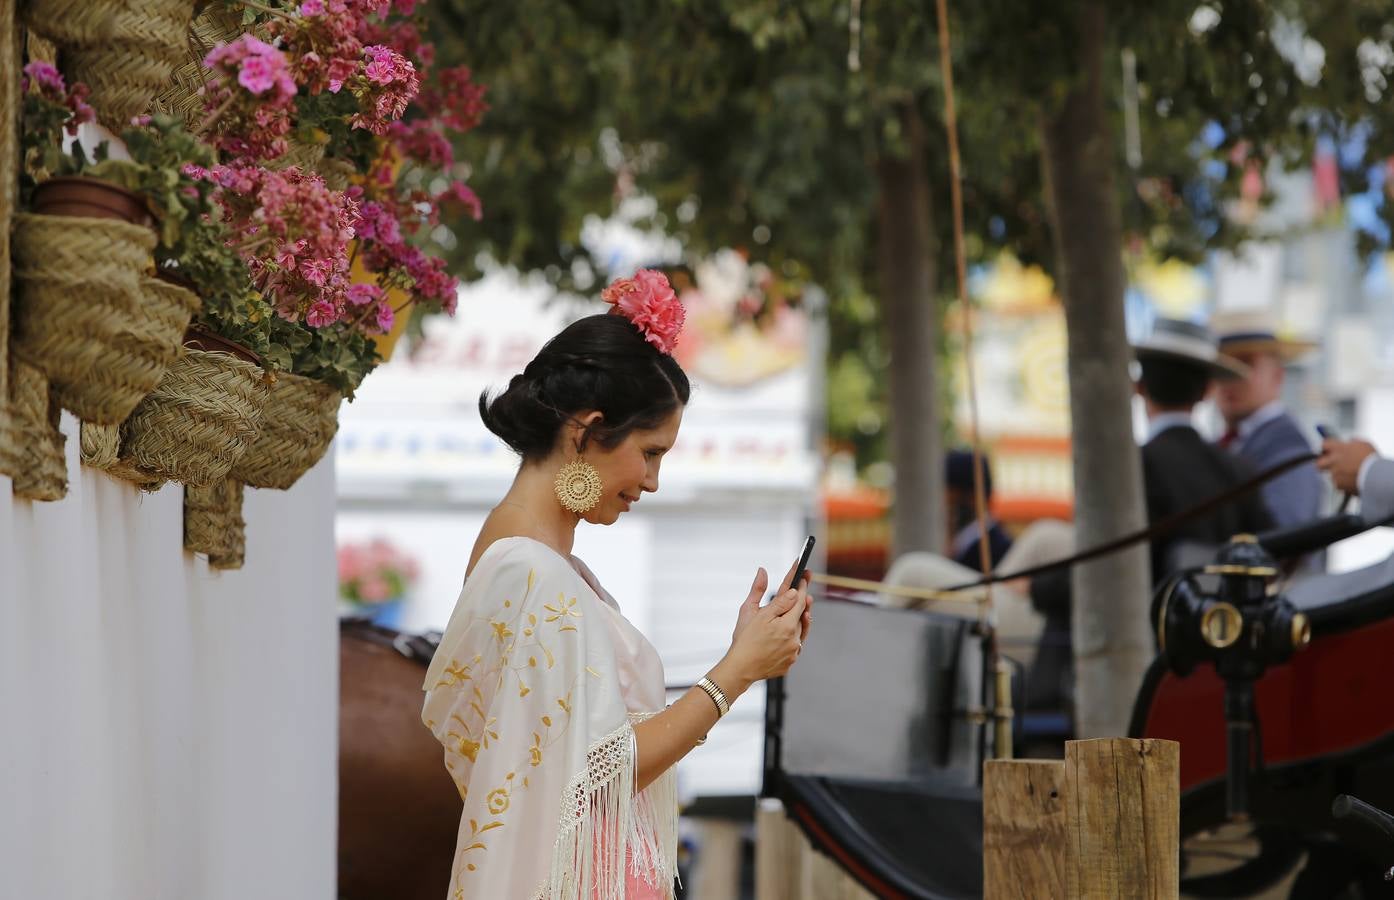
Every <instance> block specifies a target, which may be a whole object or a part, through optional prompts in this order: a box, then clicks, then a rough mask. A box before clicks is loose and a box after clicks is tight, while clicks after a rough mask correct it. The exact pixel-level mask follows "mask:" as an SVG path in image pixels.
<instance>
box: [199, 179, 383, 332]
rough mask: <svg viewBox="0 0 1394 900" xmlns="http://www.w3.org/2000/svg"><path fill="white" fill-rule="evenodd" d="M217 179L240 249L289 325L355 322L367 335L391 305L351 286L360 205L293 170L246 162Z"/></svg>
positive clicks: (319, 326)
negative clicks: (351, 246) (376, 307)
mask: <svg viewBox="0 0 1394 900" xmlns="http://www.w3.org/2000/svg"><path fill="white" fill-rule="evenodd" d="M212 175H213V178H214V180H215V181H216V183H217V185H218V187H219V190H218V194H217V199H218V202H219V203H220V204H221V206H222V208H223V211H224V214H225V217H226V219H225V220H226V222H227V224H228V227H229V230H230V231H231V233H232V234H233V242H234V246H236V247H237V248H238V250H239V251H240V252H241V254H242V257H243V259H245V260H246V262H247V265H248V267H249V268H250V269H251V271H252V277H253V278H254V279H255V281H256V285H257V288H258V289H259V290H260V291H261V292H262V293H263V294H264V295H265V296H266V297H267V299H268V300H270V301H271V302H272V305H273V306H274V307H275V309H276V313H277V314H278V315H279V316H281V317H282V318H283V319H286V320H288V321H291V322H298V321H302V320H303V321H304V322H305V324H306V325H308V326H310V327H311V328H322V327H324V326H326V325H332V324H334V323H335V322H339V321H341V320H344V319H346V318H349V317H352V324H353V325H355V326H359V327H361V326H363V325H365V324H366V323H367V322H368V321H369V315H370V314H371V313H372V312H374V310H373V309H372V308H371V306H370V304H379V303H381V305H382V306H385V305H386V304H385V302H382V296H381V293H380V292H375V291H365V290H363V289H358V290H354V286H353V285H352V284H351V283H350V282H349V259H348V242H349V241H351V240H353V238H354V233H355V228H356V227H357V225H358V222H359V209H358V203H357V201H356V200H355V199H354V198H352V197H349V196H347V195H346V194H345V193H343V192H340V191H333V190H330V189H329V188H328V187H326V186H325V184H324V179H322V178H320V176H319V175H316V174H314V173H306V172H302V171H301V170H300V169H299V168H298V167H294V166H292V167H291V168H289V169H286V170H284V171H279V172H276V171H271V170H269V169H265V168H262V167H260V166H254V165H251V164H248V163H245V162H239V163H233V164H231V165H225V166H219V167H217V168H216V169H214V170H213V173H212ZM363 307H369V308H368V309H367V310H363V311H361V312H360V309H361V308H363ZM376 311H377V313H378V315H377V317H376V320H375V321H377V322H380V321H381V319H382V318H383V313H382V311H381V310H376ZM388 312H389V313H390V309H389V310H388ZM389 322H390V320H389Z"/></svg>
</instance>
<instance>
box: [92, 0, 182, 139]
mask: <svg viewBox="0 0 1394 900" xmlns="http://www.w3.org/2000/svg"><path fill="white" fill-rule="evenodd" d="M193 13H194V4H193V2H192V0H127V2H126V4H125V5H124V7H123V8H122V9H121V10H120V11H119V12H118V13H117V14H116V16H115V17H114V18H113V19H112V22H111V30H110V33H109V36H108V37H107V39H106V40H104V41H102V42H101V43H100V44H97V45H94V46H90V47H83V48H81V49H77V50H74V51H73V52H72V53H70V54H67V58H66V60H65V61H66V63H67V65H66V66H65V69H66V74H67V75H68V77H69V78H70V79H71V80H72V81H82V82H86V84H87V86H88V87H89V88H91V89H92V94H91V97H90V102H91V104H92V107H93V108H94V109H95V110H96V111H97V117H98V118H99V119H100V120H101V122H102V124H103V125H106V126H107V127H108V128H110V129H111V130H113V131H116V132H119V131H120V130H121V129H122V128H124V127H125V126H126V125H128V124H129V123H130V121H131V119H132V118H133V117H134V116H138V115H140V114H141V113H144V112H146V111H147V110H149V108H150V103H151V101H152V100H154V98H155V95H157V94H159V93H160V91H162V90H164V89H165V88H166V87H168V85H169V81H170V76H171V75H173V74H174V67H175V66H176V65H177V64H178V62H179V58H180V52H181V50H182V49H183V47H184V45H185V42H186V40H187V36H188V31H189V21H190V19H192V18H193Z"/></svg>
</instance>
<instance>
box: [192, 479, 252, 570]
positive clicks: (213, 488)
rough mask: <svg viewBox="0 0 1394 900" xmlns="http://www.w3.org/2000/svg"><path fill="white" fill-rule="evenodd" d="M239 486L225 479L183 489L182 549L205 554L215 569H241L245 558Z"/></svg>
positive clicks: (245, 528)
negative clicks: (203, 485)
mask: <svg viewBox="0 0 1394 900" xmlns="http://www.w3.org/2000/svg"><path fill="white" fill-rule="evenodd" d="M242 496H243V488H242V484H241V483H240V482H239V481H237V480H236V479H234V478H224V479H222V480H220V481H215V482H214V483H213V484H210V485H207V486H205V487H193V486H190V487H186V488H184V549H185V550H188V551H189V552H191V553H205V554H207V555H208V564H209V565H210V566H212V567H213V568H215V569H240V568H242V563H243V561H244V560H245V558H246V555H247V523H246V520H244V519H243V518H242Z"/></svg>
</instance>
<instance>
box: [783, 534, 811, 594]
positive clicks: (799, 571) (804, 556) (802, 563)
mask: <svg viewBox="0 0 1394 900" xmlns="http://www.w3.org/2000/svg"><path fill="white" fill-rule="evenodd" d="M813 543H814V539H813V535H811V534H810V535H809V536H808V540H806V541H804V544H803V552H802V553H800V554H799V564H798V565H797V566H795V567H794V577H793V579H791V580H790V582H789V586H790V587H791V588H794V589H795V590H797V589H798V586H799V579H801V578H803V573H804V570H805V569H807V568H808V556H809V554H810V553H812V552H813Z"/></svg>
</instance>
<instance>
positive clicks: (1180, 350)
mask: <svg viewBox="0 0 1394 900" xmlns="http://www.w3.org/2000/svg"><path fill="white" fill-rule="evenodd" d="M1133 353H1134V355H1135V356H1136V357H1137V361H1138V367H1139V377H1138V380H1137V392H1138V394H1139V395H1140V396H1141V397H1142V399H1143V401H1144V402H1145V403H1146V405H1147V440H1146V442H1145V443H1144V444H1143V445H1142V480H1143V487H1144V489H1145V494H1146V500H1147V521H1148V522H1149V523H1150V524H1152V525H1156V524H1157V523H1158V522H1161V521H1163V520H1165V519H1167V518H1170V517H1171V516H1173V515H1175V514H1176V513H1179V512H1181V511H1182V510H1185V509H1188V508H1190V507H1191V506H1194V505H1195V504H1196V503H1199V502H1201V501H1202V500H1205V499H1207V498H1210V497H1213V496H1216V495H1218V494H1221V493H1224V492H1225V491H1227V490H1230V489H1232V488H1234V487H1236V486H1237V485H1239V484H1242V483H1243V482H1244V480H1245V477H1246V475H1247V473H1246V472H1245V471H1244V468H1243V465H1242V464H1241V463H1240V462H1239V461H1238V460H1235V459H1234V458H1232V457H1231V456H1229V454H1227V453H1225V452H1223V451H1221V450H1220V449H1219V448H1217V447H1215V446H1214V445H1212V444H1210V443H1207V442H1206V440H1205V439H1204V438H1203V437H1201V436H1200V433H1199V432H1198V431H1196V429H1195V426H1194V425H1193V424H1192V415H1193V413H1194V410H1195V407H1196V405H1197V404H1199V403H1200V402H1201V401H1202V400H1204V399H1205V397H1206V395H1207V394H1208V393H1209V392H1210V387H1211V385H1212V384H1213V383H1215V382H1220V383H1221V384H1224V383H1225V382H1227V381H1232V380H1234V379H1237V378H1243V377H1244V376H1245V375H1247V374H1248V370H1247V369H1245V368H1244V366H1243V365H1241V364H1239V363H1237V362H1235V361H1234V360H1232V359H1229V358H1228V357H1226V356H1224V355H1223V354H1221V353H1220V352H1219V349H1218V347H1217V345H1216V341H1215V337H1214V335H1212V334H1211V333H1210V332H1209V331H1208V330H1206V329H1205V328H1204V327H1203V326H1201V325H1196V324H1195V323H1192V322H1183V321H1178V320H1173V319H1159V320H1157V322H1156V323H1155V324H1154V325H1153V328H1152V334H1151V335H1150V336H1149V337H1148V338H1147V340H1145V341H1142V342H1141V343H1138V344H1134V345H1133ZM1119 452H1120V453H1124V452H1128V451H1127V450H1125V449H1120V450H1119ZM1272 521H1273V520H1272V517H1271V516H1269V514H1268V510H1267V509H1265V508H1264V506H1263V501H1262V500H1261V499H1260V498H1259V497H1258V496H1257V495H1256V494H1252V493H1251V494H1248V495H1246V496H1243V497H1239V498H1236V499H1234V500H1232V501H1230V502H1229V503H1226V504H1224V505H1223V506H1220V507H1219V508H1217V509H1214V510H1212V511H1210V512H1208V513H1206V514H1205V515H1202V516H1197V517H1194V518H1192V519H1190V520H1189V521H1187V522H1186V523H1185V524H1184V525H1182V526H1180V527H1179V528H1177V529H1176V530H1174V531H1173V532H1171V533H1170V534H1168V535H1166V536H1164V537H1162V538H1160V539H1158V540H1156V541H1154V542H1153V543H1152V581H1153V583H1154V584H1157V583H1160V582H1161V581H1162V579H1164V578H1165V577H1166V576H1167V575H1169V574H1171V573H1172V572H1175V571H1176V570H1178V569H1180V568H1184V567H1186V566H1190V565H1196V564H1201V563H1207V562H1210V561H1211V560H1212V559H1213V558H1214V553H1215V550H1216V549H1217V548H1218V547H1219V546H1221V545H1223V544H1224V543H1226V542H1227V541H1228V540H1229V539H1230V538H1231V537H1233V536H1234V535H1235V534H1240V533H1249V534H1255V533H1258V532H1260V531H1265V530H1267V529H1269V528H1271V527H1272ZM1030 587H1031V603H1032V605H1033V606H1034V607H1035V608H1036V610H1037V612H1039V613H1041V614H1042V615H1043V616H1045V624H1044V628H1043V631H1042V637H1041V649H1040V652H1039V653H1038V654H1037V657H1036V664H1035V665H1034V666H1033V669H1032V672H1031V673H1030V675H1028V679H1029V683H1028V702H1029V700H1030V699H1031V697H1030V688H1031V687H1033V686H1044V689H1047V690H1049V689H1052V688H1054V689H1056V690H1059V688H1058V687H1057V686H1058V685H1065V684H1068V681H1069V676H1070V673H1071V672H1072V671H1073V656H1072V654H1071V652H1070V647H1069V640H1070V619H1071V600H1070V573H1069V571H1068V570H1056V571H1053V572H1047V573H1045V574H1042V575H1037V576H1036V577H1034V578H1032V579H1031V585H1030ZM1147 599H1148V598H1144V597H1139V598H1137V600H1136V602H1138V603H1146V602H1147ZM1041 702H1042V703H1045V702H1047V701H1046V699H1045V698H1044V697H1043V698H1042V700H1041Z"/></svg>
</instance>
